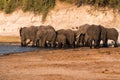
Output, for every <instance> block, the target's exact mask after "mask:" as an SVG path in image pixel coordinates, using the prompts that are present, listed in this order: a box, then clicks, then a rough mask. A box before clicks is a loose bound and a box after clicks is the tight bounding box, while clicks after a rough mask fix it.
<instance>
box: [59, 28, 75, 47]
mask: <svg viewBox="0 0 120 80" xmlns="http://www.w3.org/2000/svg"><path fill="white" fill-rule="evenodd" d="M57 33H58V34H63V35H65V36H66V41H67V42H66V44H67V45H68V46H69V47H73V48H75V33H74V31H72V30H71V29H60V30H58V31H57Z"/></svg>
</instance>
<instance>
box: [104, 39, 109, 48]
mask: <svg viewBox="0 0 120 80" xmlns="http://www.w3.org/2000/svg"><path fill="white" fill-rule="evenodd" d="M107 41H108V40H107V39H106V40H103V47H108V45H107Z"/></svg>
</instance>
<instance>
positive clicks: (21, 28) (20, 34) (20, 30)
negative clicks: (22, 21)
mask: <svg viewBox="0 0 120 80" xmlns="http://www.w3.org/2000/svg"><path fill="white" fill-rule="evenodd" d="M19 33H20V36H21V33H22V28H20V31H19Z"/></svg>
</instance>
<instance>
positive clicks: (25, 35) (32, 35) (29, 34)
mask: <svg viewBox="0 0 120 80" xmlns="http://www.w3.org/2000/svg"><path fill="white" fill-rule="evenodd" d="M37 30H38V27H37V26H30V27H23V28H20V31H19V32H20V37H21V46H27V45H28V44H29V43H30V42H32V46H36V33H37ZM27 40H29V42H27Z"/></svg>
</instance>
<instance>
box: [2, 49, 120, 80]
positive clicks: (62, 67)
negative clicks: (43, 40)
mask: <svg viewBox="0 0 120 80" xmlns="http://www.w3.org/2000/svg"><path fill="white" fill-rule="evenodd" d="M119 79H120V48H119V47H118V48H100V49H89V48H77V49H65V50H63V49H61V50H60V49H58V50H36V51H33V52H24V53H15V54H10V55H7V56H0V80H119Z"/></svg>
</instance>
